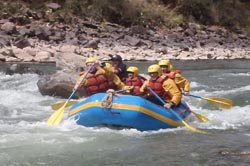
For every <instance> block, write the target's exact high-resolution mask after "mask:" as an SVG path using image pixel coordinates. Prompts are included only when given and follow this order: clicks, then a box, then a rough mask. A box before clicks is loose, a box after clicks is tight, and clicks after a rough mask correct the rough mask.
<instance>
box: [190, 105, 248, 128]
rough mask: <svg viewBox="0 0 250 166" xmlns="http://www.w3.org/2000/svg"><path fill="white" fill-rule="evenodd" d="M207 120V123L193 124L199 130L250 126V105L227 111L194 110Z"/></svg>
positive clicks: (235, 107)
mask: <svg viewBox="0 0 250 166" xmlns="http://www.w3.org/2000/svg"><path fill="white" fill-rule="evenodd" d="M196 112H197V113H200V114H202V115H204V116H205V117H207V118H208V119H209V121H208V122H205V123H200V122H198V121H196V122H194V123H196V124H198V125H199V127H201V128H205V129H219V130H228V129H237V128H241V127H245V126H250V105H247V106H244V107H239V106H234V107H232V108H230V109H228V110H218V111H215V110H206V109H202V111H199V110H196Z"/></svg>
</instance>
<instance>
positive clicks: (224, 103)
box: [202, 97, 233, 109]
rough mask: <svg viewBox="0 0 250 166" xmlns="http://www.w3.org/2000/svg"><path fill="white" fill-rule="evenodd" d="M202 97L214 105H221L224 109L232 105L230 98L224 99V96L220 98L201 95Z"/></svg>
mask: <svg viewBox="0 0 250 166" xmlns="http://www.w3.org/2000/svg"><path fill="white" fill-rule="evenodd" d="M202 99H205V100H207V101H208V102H210V103H211V104H212V105H214V106H216V107H221V108H224V109H229V108H231V107H232V105H233V101H232V100H230V99H226V98H221V97H209V98H207V97H202Z"/></svg>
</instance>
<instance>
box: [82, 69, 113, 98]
mask: <svg viewBox="0 0 250 166" xmlns="http://www.w3.org/2000/svg"><path fill="white" fill-rule="evenodd" d="M104 74H105V73H104V71H103V70H100V69H99V70H97V71H96V72H95V73H94V74H92V73H88V75H87V77H86V81H87V85H86V88H85V90H86V93H87V94H88V95H92V94H95V93H100V92H106V90H107V89H108V79H107V78H106V76H105V75H104Z"/></svg>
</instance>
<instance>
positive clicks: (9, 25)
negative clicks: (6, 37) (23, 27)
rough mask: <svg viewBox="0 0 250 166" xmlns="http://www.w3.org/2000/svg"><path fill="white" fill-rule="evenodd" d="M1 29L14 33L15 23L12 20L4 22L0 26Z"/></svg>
mask: <svg viewBox="0 0 250 166" xmlns="http://www.w3.org/2000/svg"><path fill="white" fill-rule="evenodd" d="M1 29H2V30H3V31H5V32H8V33H14V32H15V31H16V25H15V24H14V23H13V22H6V23H4V24H3V25H2V26H1Z"/></svg>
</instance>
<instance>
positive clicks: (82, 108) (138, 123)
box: [69, 93, 190, 131]
mask: <svg viewBox="0 0 250 166" xmlns="http://www.w3.org/2000/svg"><path fill="white" fill-rule="evenodd" d="M105 95H106V93H98V94H94V95H92V96H90V97H88V98H87V99H86V100H84V101H82V102H78V103H75V104H74V105H73V106H72V107H71V108H70V111H69V115H70V116H71V117H73V118H75V119H76V120H77V124H79V125H83V126H87V127H95V126H103V125H107V126H120V127H127V128H135V129H137V130H140V131H146V130H159V129H166V128H176V127H178V126H183V124H182V123H181V122H180V120H178V118H177V117H176V116H175V115H173V114H172V113H171V112H170V111H168V110H166V109H165V108H163V107H161V106H159V105H156V104H154V103H152V102H150V101H148V100H145V99H143V98H141V97H138V96H131V95H119V96H116V95H115V96H113V98H112V103H111V104H112V105H111V107H110V108H107V107H103V106H102V100H103V99H104V97H105ZM173 110H174V111H175V112H176V113H178V115H179V116H180V117H181V118H183V119H185V118H187V117H188V115H189V114H190V110H189V107H188V106H187V104H186V103H185V102H183V101H182V102H181V104H179V106H178V107H174V108H173Z"/></svg>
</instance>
